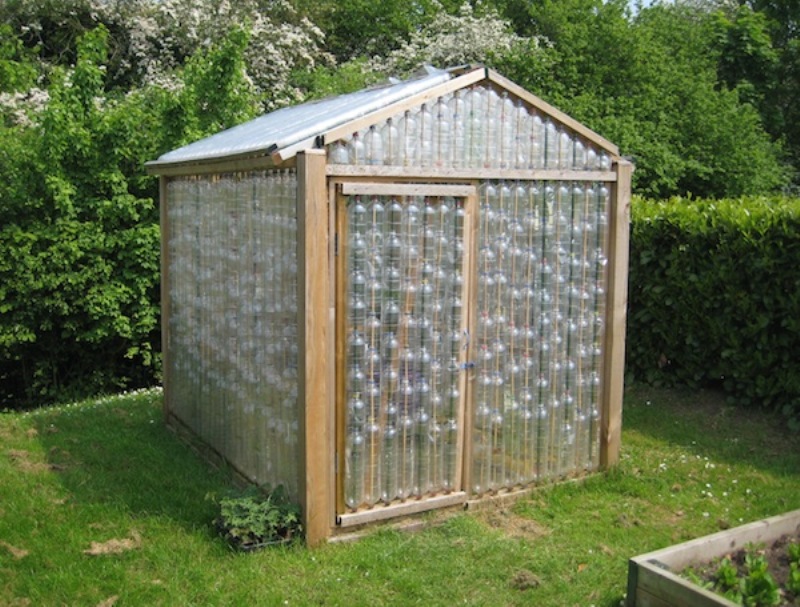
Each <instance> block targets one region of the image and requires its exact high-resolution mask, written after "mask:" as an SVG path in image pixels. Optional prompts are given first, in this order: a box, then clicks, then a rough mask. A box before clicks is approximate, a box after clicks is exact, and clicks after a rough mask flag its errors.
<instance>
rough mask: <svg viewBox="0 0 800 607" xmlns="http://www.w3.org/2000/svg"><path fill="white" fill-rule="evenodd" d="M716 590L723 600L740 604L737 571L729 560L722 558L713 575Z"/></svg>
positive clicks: (740, 596)
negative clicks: (726, 599) (722, 596)
mask: <svg viewBox="0 0 800 607" xmlns="http://www.w3.org/2000/svg"><path fill="white" fill-rule="evenodd" d="M714 578H715V580H716V586H715V587H716V588H717V590H718V591H719V592H721V593H722V594H723V595H724V596H725V598H728V599H730V600H732V601H734V602H735V603H741V602H742V593H741V589H740V587H741V584H740V580H739V570H738V569H737V568H736V565H734V564H733V563H732V562H731V559H729V558H724V559H722V560H721V561H720V563H719V566H718V567H717V571H716V573H715V574H714Z"/></svg>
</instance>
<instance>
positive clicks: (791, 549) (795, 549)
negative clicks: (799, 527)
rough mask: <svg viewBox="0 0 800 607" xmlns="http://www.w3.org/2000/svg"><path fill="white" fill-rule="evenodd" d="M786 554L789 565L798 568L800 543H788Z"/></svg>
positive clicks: (799, 563) (799, 564)
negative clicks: (793, 564)
mask: <svg viewBox="0 0 800 607" xmlns="http://www.w3.org/2000/svg"><path fill="white" fill-rule="evenodd" d="M786 554H787V556H788V557H789V562H790V563H795V564H796V565H798V566H800V542H790V543H789V544H788V545H787V546H786Z"/></svg>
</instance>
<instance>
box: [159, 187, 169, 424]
mask: <svg viewBox="0 0 800 607" xmlns="http://www.w3.org/2000/svg"><path fill="white" fill-rule="evenodd" d="M167 179H168V178H167V177H165V176H163V175H161V176H160V177H159V178H158V199H159V202H158V214H159V222H160V223H161V283H160V286H159V288H160V291H161V292H160V297H161V369H162V371H161V376H162V385H163V387H164V393H163V395H162V398H163V412H164V421H165V422H167V423H169V408H170V402H169V396H170V395H169V393H170V380H169V358H170V350H169V307H170V306H169V219H168V216H167V204H168V200H167Z"/></svg>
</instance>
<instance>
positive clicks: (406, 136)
mask: <svg viewBox="0 0 800 607" xmlns="http://www.w3.org/2000/svg"><path fill="white" fill-rule="evenodd" d="M397 131H398V135H399V137H400V141H401V146H402V149H401V153H400V155H401V157H402V163H403V165H404V166H411V165H414V164H416V163H417V146H418V143H419V142H418V137H419V134H418V132H417V119H416V116H415V115H414V113H413V112H412V111H411V110H406V112H405V114H403V118H402V119H401V120H400V124H398V126H397Z"/></svg>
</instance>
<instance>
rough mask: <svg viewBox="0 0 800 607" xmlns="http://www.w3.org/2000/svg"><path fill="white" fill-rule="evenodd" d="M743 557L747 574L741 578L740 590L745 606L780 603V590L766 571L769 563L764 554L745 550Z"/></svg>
mask: <svg viewBox="0 0 800 607" xmlns="http://www.w3.org/2000/svg"><path fill="white" fill-rule="evenodd" d="M744 559H745V565H746V567H747V575H746V576H745V577H744V579H743V580H742V583H741V590H742V598H743V604H744V605H745V607H766V606H769V605H778V604H780V602H781V592H780V589H779V588H778V584H777V583H776V582H775V579H774V578H773V577H772V576H771V575H770V574H769V571H767V569H768V568H769V563H767V559H766V558H764V555H763V554H757V553H754V552H747V553H746V554H745V557H744Z"/></svg>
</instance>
